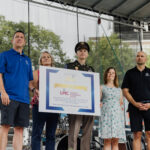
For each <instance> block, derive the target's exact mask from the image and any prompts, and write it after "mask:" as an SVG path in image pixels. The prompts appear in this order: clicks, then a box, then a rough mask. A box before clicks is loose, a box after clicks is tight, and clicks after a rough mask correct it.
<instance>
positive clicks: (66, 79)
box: [39, 66, 100, 116]
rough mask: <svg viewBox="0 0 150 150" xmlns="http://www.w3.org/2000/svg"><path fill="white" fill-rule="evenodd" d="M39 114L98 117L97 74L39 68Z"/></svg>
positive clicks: (98, 88) (98, 92) (98, 85)
mask: <svg viewBox="0 0 150 150" xmlns="http://www.w3.org/2000/svg"><path fill="white" fill-rule="evenodd" d="M39 81H40V85H39V91H40V95H39V111H40V112H53V113H67V114H80V115H94V116H99V115H100V82H99V74H98V73H93V72H85V71H76V70H69V69H60V68H54V67H45V66H40V80H39Z"/></svg>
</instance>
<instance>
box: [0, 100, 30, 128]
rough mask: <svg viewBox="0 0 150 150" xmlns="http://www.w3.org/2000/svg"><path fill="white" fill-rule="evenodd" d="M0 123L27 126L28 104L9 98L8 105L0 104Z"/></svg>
mask: <svg viewBox="0 0 150 150" xmlns="http://www.w3.org/2000/svg"><path fill="white" fill-rule="evenodd" d="M1 125H10V126H13V127H28V126H29V104H25V103H21V102H18V101H15V100H10V104H9V105H7V106H6V105H3V104H2V105H1Z"/></svg>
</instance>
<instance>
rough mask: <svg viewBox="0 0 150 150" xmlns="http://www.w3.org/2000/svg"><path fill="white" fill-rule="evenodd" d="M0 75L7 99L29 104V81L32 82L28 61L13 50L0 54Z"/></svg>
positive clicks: (24, 56)
mask: <svg viewBox="0 0 150 150" xmlns="http://www.w3.org/2000/svg"><path fill="white" fill-rule="evenodd" d="M0 73H2V74H3V82H4V87H5V90H6V92H7V94H8V95H9V98H10V99H11V100H15V101H19V102H22V103H27V104H29V81H30V80H33V74H32V65H31V61H30V59H29V58H28V57H27V56H26V55H25V54H24V53H22V55H20V53H18V52H17V51H15V50H14V49H10V50H8V51H5V52H3V53H0Z"/></svg>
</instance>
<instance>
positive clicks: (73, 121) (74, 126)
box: [68, 115, 94, 150]
mask: <svg viewBox="0 0 150 150" xmlns="http://www.w3.org/2000/svg"><path fill="white" fill-rule="evenodd" d="M81 124H82V127H83V128H82V138H81V142H80V150H90V140H91V134H92V129H93V124H94V117H93V116H84V115H69V135H68V150H77V137H78V133H79V131H80V126H81Z"/></svg>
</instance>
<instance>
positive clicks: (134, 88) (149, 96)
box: [121, 67, 150, 102]
mask: <svg viewBox="0 0 150 150" xmlns="http://www.w3.org/2000/svg"><path fill="white" fill-rule="evenodd" d="M121 88H122V89H124V88H128V89H129V92H130V94H131V95H132V97H133V98H134V100H135V101H137V102H150V69H149V68H147V67H145V69H144V70H143V71H139V70H138V69H137V67H135V68H133V69H130V70H128V71H127V72H126V74H125V77H124V80H123V83H122V87H121Z"/></svg>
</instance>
